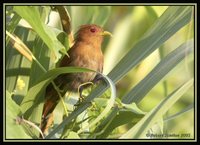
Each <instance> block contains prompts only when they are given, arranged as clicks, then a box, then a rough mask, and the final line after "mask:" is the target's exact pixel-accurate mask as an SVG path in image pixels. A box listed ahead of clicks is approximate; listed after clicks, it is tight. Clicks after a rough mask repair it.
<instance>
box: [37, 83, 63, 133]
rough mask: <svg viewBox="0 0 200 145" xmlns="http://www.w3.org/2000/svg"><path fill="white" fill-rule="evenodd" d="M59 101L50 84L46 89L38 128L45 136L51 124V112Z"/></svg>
mask: <svg viewBox="0 0 200 145" xmlns="http://www.w3.org/2000/svg"><path fill="white" fill-rule="evenodd" d="M59 99H60V98H59V95H58V93H57V91H56V90H55V89H54V87H53V85H52V84H50V85H49V86H48V87H47V89H46V95H45V103H44V108H43V113H42V121H41V124H40V128H41V130H42V132H43V134H45V135H46V134H47V133H48V129H49V127H50V126H51V125H52V123H53V110H54V109H55V107H56V105H57V104H58V102H59Z"/></svg>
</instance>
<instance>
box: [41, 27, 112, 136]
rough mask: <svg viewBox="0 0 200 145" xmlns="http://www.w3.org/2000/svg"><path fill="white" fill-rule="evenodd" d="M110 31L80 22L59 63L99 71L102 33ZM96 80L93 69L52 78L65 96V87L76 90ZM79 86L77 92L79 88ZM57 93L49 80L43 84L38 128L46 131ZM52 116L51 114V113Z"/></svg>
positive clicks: (106, 33) (45, 132)
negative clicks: (44, 87)
mask: <svg viewBox="0 0 200 145" xmlns="http://www.w3.org/2000/svg"><path fill="white" fill-rule="evenodd" d="M105 35H111V33H110V32H108V31H104V30H103V29H102V28H101V27H100V26H97V25H95V24H91V25H82V26H81V27H80V29H79V30H78V31H77V33H76V37H75V40H74V44H73V46H72V47H71V48H70V49H69V51H68V54H69V56H67V55H66V56H64V57H63V59H62V60H61V62H60V65H59V66H60V67H67V66H76V67H83V68H89V69H92V70H95V71H97V72H100V73H102V71H103V62H104V56H103V53H102V50H101V44H102V42H103V36H105ZM94 80H98V75H97V73H95V72H84V73H71V74H62V75H59V76H58V77H57V78H56V79H54V83H55V84H56V86H57V87H58V88H59V90H62V91H61V95H62V96H64V95H65V93H66V92H67V91H73V92H77V91H78V87H79V86H80V85H81V84H83V83H86V82H93V81H94ZM82 89H83V88H81V90H80V94H81V92H82ZM59 100H60V99H59V95H58V93H57V91H56V90H55V89H54V87H53V85H52V84H49V85H48V86H47V88H46V94H45V103H44V108H43V113H42V121H41V125H40V128H41V130H42V132H43V133H44V134H45V135H47V133H48V129H49V127H50V126H51V125H52V122H53V119H52V118H53V117H52V114H53V110H54V109H55V107H56V105H57V104H58V102H59ZM50 116H51V117H50Z"/></svg>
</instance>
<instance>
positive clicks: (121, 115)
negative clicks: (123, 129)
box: [95, 103, 145, 138]
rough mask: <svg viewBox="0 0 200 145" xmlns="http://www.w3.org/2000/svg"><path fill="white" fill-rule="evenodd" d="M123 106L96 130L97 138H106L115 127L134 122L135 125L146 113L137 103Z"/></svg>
mask: <svg viewBox="0 0 200 145" xmlns="http://www.w3.org/2000/svg"><path fill="white" fill-rule="evenodd" d="M122 106H123V108H120V109H119V110H118V111H119V112H118V113H117V114H116V116H115V117H113V118H112V119H110V120H108V122H107V123H106V124H103V123H102V124H101V125H100V127H99V128H97V130H96V131H95V134H98V135H97V138H106V137H107V136H108V135H109V134H110V133H111V132H112V131H113V130H114V129H115V128H117V127H119V126H121V125H124V124H128V123H132V125H134V124H135V123H137V122H138V121H139V120H140V119H141V118H142V117H143V116H144V114H145V112H143V111H142V110H140V109H139V108H138V107H137V105H136V104H135V103H132V104H122ZM99 132H100V133H99Z"/></svg>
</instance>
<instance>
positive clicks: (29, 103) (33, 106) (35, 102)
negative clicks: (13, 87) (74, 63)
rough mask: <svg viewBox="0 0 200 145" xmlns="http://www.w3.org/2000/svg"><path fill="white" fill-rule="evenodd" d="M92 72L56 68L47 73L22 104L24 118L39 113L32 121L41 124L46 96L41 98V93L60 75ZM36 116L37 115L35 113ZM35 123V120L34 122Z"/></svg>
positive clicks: (80, 69)
mask: <svg viewBox="0 0 200 145" xmlns="http://www.w3.org/2000/svg"><path fill="white" fill-rule="evenodd" d="M88 71H92V70H89V69H85V68H79V67H62V68H56V69H52V70H50V71H48V72H47V73H45V74H44V75H43V76H42V77H41V78H40V80H39V81H38V83H36V84H35V85H34V86H33V87H31V88H30V89H29V91H28V93H27V95H26V96H25V97H24V99H23V102H22V103H21V108H22V110H23V113H25V114H24V117H25V118H29V117H30V116H31V115H32V112H33V111H35V112H37V117H36V116H34V117H32V119H34V122H37V123H40V119H41V116H42V109H41V108H42V106H43V100H44V95H42V96H43V97H42V96H41V93H42V92H44V90H45V88H46V86H47V85H48V84H49V83H50V82H51V81H52V80H53V79H54V78H56V77H57V76H58V75H60V74H63V73H77V72H88ZM33 114H36V113H33ZM32 121H33V120H32Z"/></svg>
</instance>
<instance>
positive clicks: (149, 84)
mask: <svg viewBox="0 0 200 145" xmlns="http://www.w3.org/2000/svg"><path fill="white" fill-rule="evenodd" d="M193 48H194V40H190V41H187V42H185V43H184V44H182V45H181V46H179V47H178V48H177V49H176V50H174V51H172V52H171V53H170V54H169V55H168V56H166V57H165V58H164V59H163V60H161V62H160V63H159V64H158V65H157V66H156V67H155V68H154V69H153V70H152V71H151V72H150V73H149V74H148V75H147V76H146V77H145V78H144V79H143V80H142V81H141V82H140V83H138V84H137V85H136V86H135V87H134V88H133V89H132V90H131V91H130V92H129V93H128V94H126V95H125V96H124V97H123V99H122V101H123V102H124V103H132V102H136V103H138V102H140V101H141V100H142V99H143V98H144V96H145V95H146V94H147V93H148V92H149V91H150V90H151V89H152V88H153V87H154V86H155V85H156V84H157V83H158V82H159V81H160V80H161V79H163V78H164V76H165V75H166V74H168V72H169V71H171V70H172V69H173V68H174V67H175V66H176V65H177V64H178V63H179V62H180V61H181V60H183V59H184V58H185V56H186V55H189V54H190V53H191V52H192V51H193Z"/></svg>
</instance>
